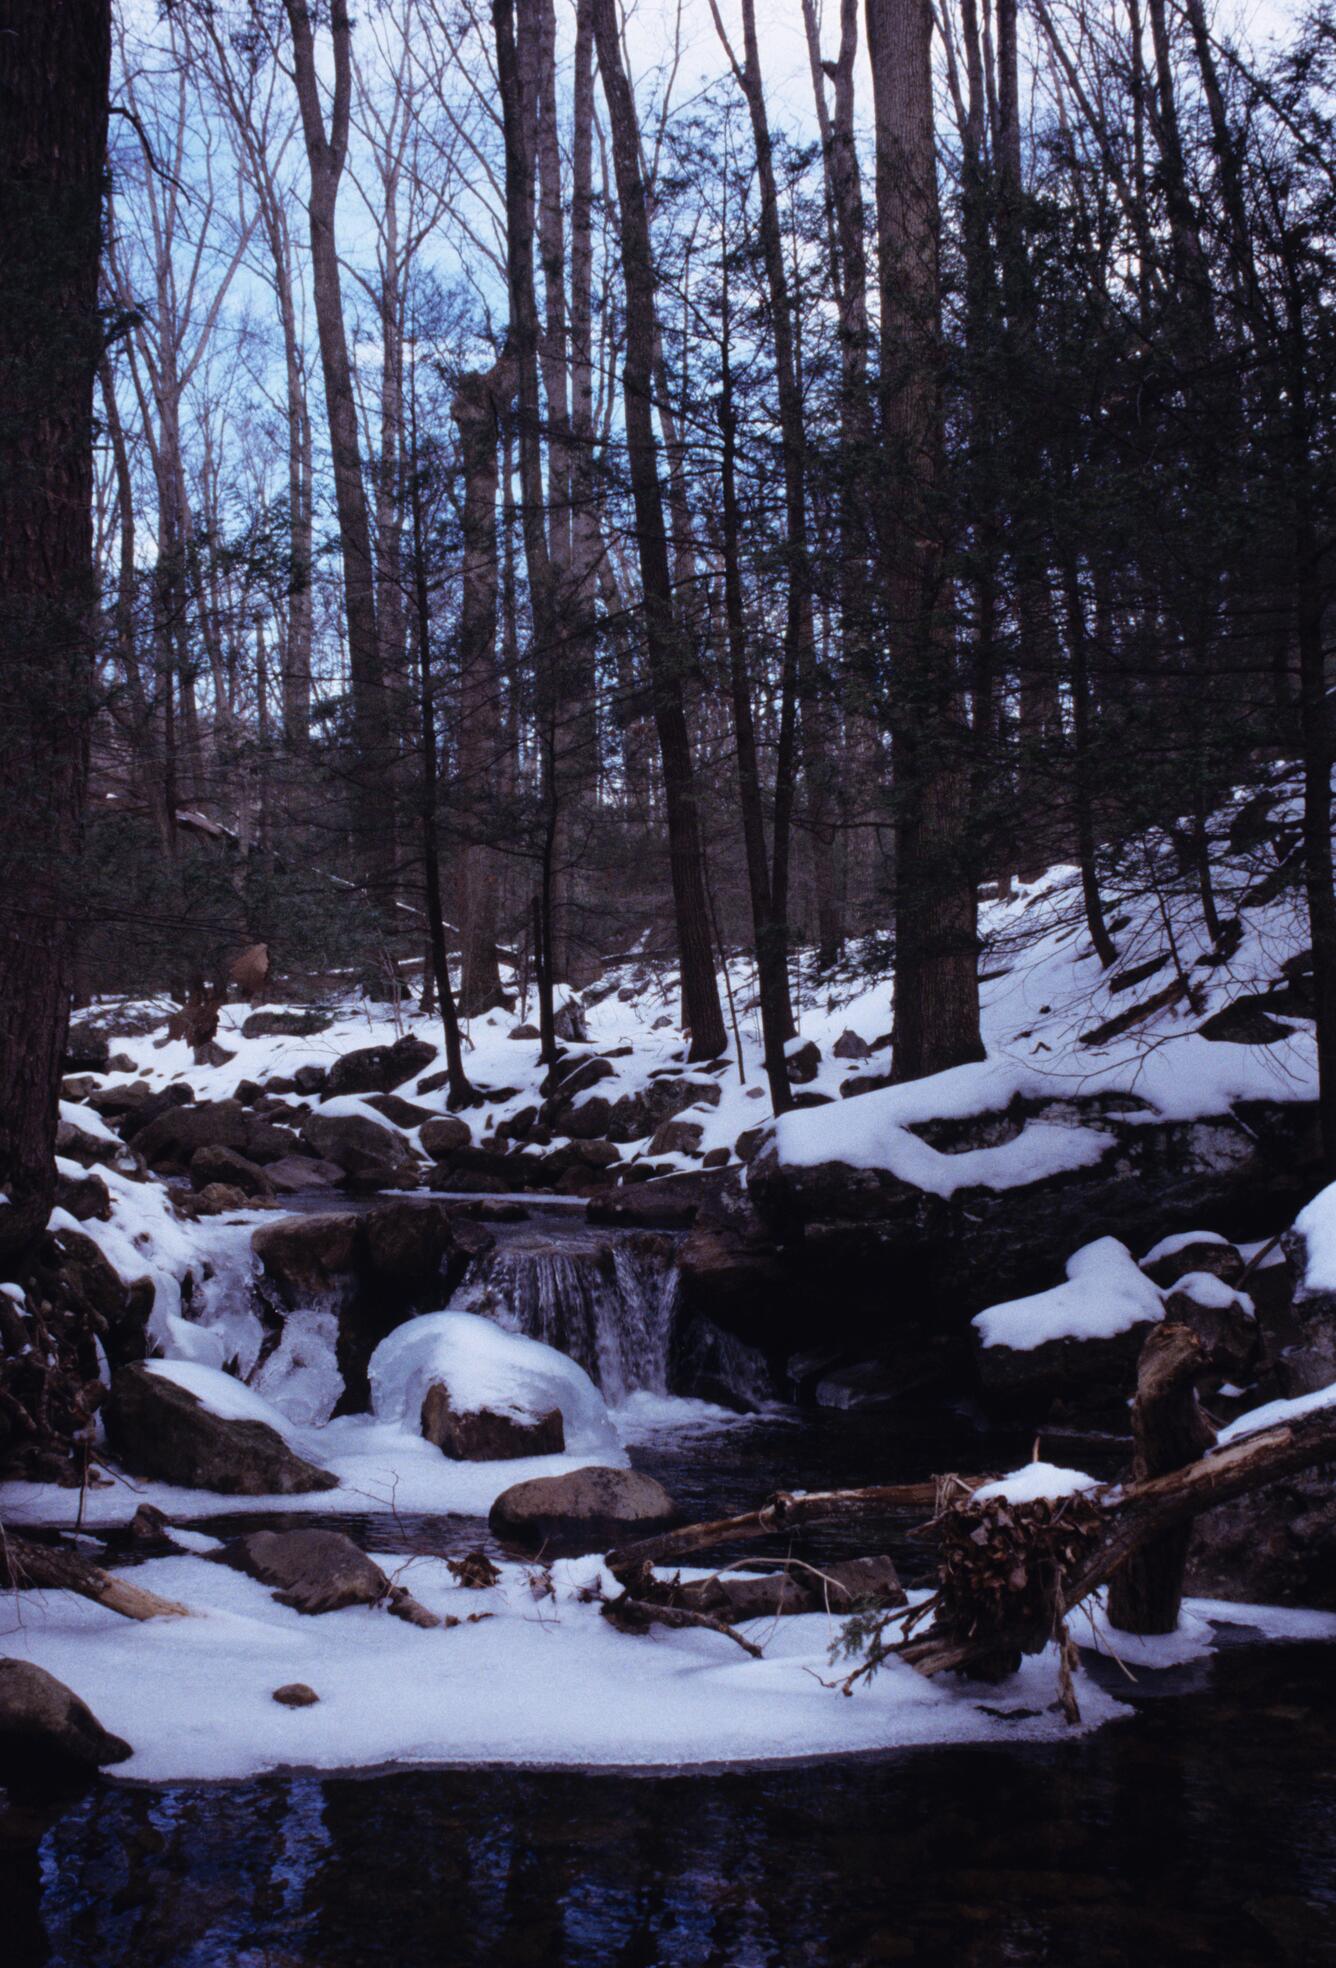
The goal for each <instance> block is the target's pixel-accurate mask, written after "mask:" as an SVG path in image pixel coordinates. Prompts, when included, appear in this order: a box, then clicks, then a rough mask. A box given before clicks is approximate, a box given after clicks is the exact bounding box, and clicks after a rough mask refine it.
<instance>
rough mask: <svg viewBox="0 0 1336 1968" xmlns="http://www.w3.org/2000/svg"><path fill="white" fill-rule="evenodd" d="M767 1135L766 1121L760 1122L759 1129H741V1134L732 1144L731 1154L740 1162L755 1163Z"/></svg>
mask: <svg viewBox="0 0 1336 1968" xmlns="http://www.w3.org/2000/svg"><path fill="white" fill-rule="evenodd" d="M769 1133H770V1123H769V1122H768V1121H762V1123H761V1124H760V1126H759V1127H749V1128H743V1130H742V1133H741V1134H740V1135H739V1136H738V1138H737V1140H736V1141H735V1142H734V1143H733V1153H734V1154H735V1155H736V1156H737V1158H738V1160H739V1161H740V1162H752V1161H755V1159H756V1157H757V1156H758V1155H759V1154H760V1152H761V1148H762V1145H763V1143H764V1142H765V1140H766V1137H767V1136H768V1135H769Z"/></svg>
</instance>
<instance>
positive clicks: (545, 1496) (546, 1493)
mask: <svg viewBox="0 0 1336 1968" xmlns="http://www.w3.org/2000/svg"><path fill="white" fill-rule="evenodd" d="M677 1515H678V1511H677V1507H676V1505H675V1504H674V1502H673V1500H672V1498H671V1497H670V1496H669V1494H668V1492H667V1490H665V1489H664V1487H663V1485H662V1484H661V1483H656V1482H655V1480H654V1478H653V1477H652V1476H646V1475H643V1474H642V1473H641V1471H639V1470H637V1469H602V1468H597V1467H593V1468H589V1469H576V1470H574V1471H572V1472H571V1473H570V1474H569V1475H565V1476H535V1477H532V1478H530V1480H529V1481H528V1482H527V1483H515V1484H513V1485H512V1487H511V1488H510V1489H508V1490H504V1491H503V1492H502V1493H501V1495H500V1496H499V1497H498V1498H497V1500H496V1502H495V1503H494V1504H493V1505H492V1508H491V1511H490V1513H489V1515H488V1519H487V1521H488V1524H489V1526H490V1527H491V1530H492V1532H493V1535H494V1536H496V1537H500V1538H507V1537H508V1538H513V1539H514V1540H515V1541H516V1542H517V1543H521V1544H531V1545H532V1544H543V1543H546V1542H549V1541H557V1542H559V1543H561V1544H562V1545H563V1546H564V1547H565V1548H568V1549H569V1548H570V1546H571V1545H572V1544H579V1545H581V1546H582V1547H583V1548H584V1549H585V1550H596V1549H598V1547H599V1546H600V1545H601V1544H602V1543H604V1542H605V1541H606V1540H607V1539H608V1538H609V1537H610V1536H616V1535H617V1534H618V1533H620V1532H622V1531H626V1530H628V1529H631V1528H634V1529H635V1530H636V1531H637V1532H639V1533H640V1534H642V1535H648V1533H649V1532H651V1531H654V1530H662V1529H666V1528H667V1526H668V1525H670V1524H671V1523H672V1522H673V1521H674V1520H675V1518H676V1517H677Z"/></svg>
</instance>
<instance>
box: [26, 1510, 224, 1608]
mask: <svg viewBox="0 0 1336 1968" xmlns="http://www.w3.org/2000/svg"><path fill="white" fill-rule="evenodd" d="M0 1586H11V1587H42V1588H45V1589H46V1590H47V1591H49V1592H77V1593H78V1595H79V1597H80V1598H81V1599H92V1600H93V1601H94V1602H95V1603H96V1604H97V1605H99V1606H105V1607H106V1608H107V1609H108V1611H109V1612H113V1613H120V1614H121V1615H122V1616H123V1617H124V1618H125V1619H132V1620H149V1619H159V1618H161V1619H182V1618H185V1617H187V1616H188V1615H189V1612H190V1608H189V1606H182V1605H179V1604H178V1603H177V1601H176V1600H175V1599H162V1598H160V1597H159V1596H158V1594H157V1593H156V1592H148V1591H146V1590H145V1588H144V1587H143V1586H142V1585H132V1584H131V1583H130V1581H129V1580H128V1579H126V1578H123V1577H120V1576H118V1575H117V1574H116V1573H114V1572H104V1571H102V1570H101V1569H100V1568H99V1567H98V1566H97V1565H90V1564H89V1563H88V1561H87V1559H86V1558H81V1557H80V1556H79V1554H78V1553H77V1552H76V1551H71V1550H70V1549H69V1548H68V1546H66V1545H58V1544H37V1543H35V1542H33V1540H32V1539H30V1538H25V1537H17V1536H16V1535H15V1534H14V1532H13V1531H0Z"/></svg>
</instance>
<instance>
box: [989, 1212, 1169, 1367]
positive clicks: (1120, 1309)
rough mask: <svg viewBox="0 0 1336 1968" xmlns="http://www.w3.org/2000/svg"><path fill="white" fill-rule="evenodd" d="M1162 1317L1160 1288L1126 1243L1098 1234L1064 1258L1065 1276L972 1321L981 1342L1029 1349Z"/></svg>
mask: <svg viewBox="0 0 1336 1968" xmlns="http://www.w3.org/2000/svg"><path fill="white" fill-rule="evenodd" d="M1163 1317H1164V1305H1163V1303H1162V1301H1161V1298H1160V1294H1159V1292H1158V1291H1157V1290H1156V1289H1155V1286H1154V1285H1153V1284H1152V1283H1151V1282H1150V1280H1149V1278H1147V1277H1146V1276H1145V1274H1144V1273H1143V1272H1142V1271H1141V1270H1140V1269H1139V1268H1138V1266H1137V1264H1136V1261H1135V1259H1134V1258H1133V1256H1132V1253H1131V1252H1130V1251H1129V1250H1128V1248H1127V1246H1126V1244H1120V1243H1119V1242H1118V1239H1117V1238H1116V1237H1100V1238H1099V1239H1098V1241H1097V1242H1095V1243H1093V1244H1086V1245H1084V1246H1083V1247H1082V1249H1080V1250H1079V1251H1077V1252H1076V1253H1075V1254H1074V1255H1073V1256H1072V1257H1070V1258H1069V1259H1068V1260H1067V1282H1066V1283H1065V1284H1061V1285H1054V1286H1053V1287H1052V1288H1051V1289H1050V1290H1049V1291H1045V1292H1036V1293H1034V1294H1033V1296H1032V1297H1030V1298H1014V1299H1010V1300H1009V1301H1008V1302H1007V1303H1006V1304H1004V1305H991V1306H989V1307H988V1309H987V1310H986V1311H984V1312H980V1313H978V1314H977V1315H976V1317H975V1319H974V1321H973V1323H974V1325H975V1327H976V1328H977V1330H978V1333H979V1337H980V1339H981V1340H982V1342H983V1344H984V1345H985V1346H1010V1347H1012V1348H1014V1349H1015V1350H1016V1351H1018V1352H1028V1351H1029V1350H1030V1349H1031V1348H1032V1347H1036V1346H1042V1345H1044V1344H1045V1342H1046V1341H1048V1340H1052V1339H1111V1338H1113V1336H1114V1335H1115V1334H1117V1333H1120V1332H1126V1331H1127V1330H1128V1328H1129V1327H1131V1326H1135V1325H1140V1324H1143V1323H1146V1322H1149V1321H1154V1320H1158V1319H1162V1318H1163Z"/></svg>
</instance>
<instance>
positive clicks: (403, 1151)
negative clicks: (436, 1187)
mask: <svg viewBox="0 0 1336 1968" xmlns="http://www.w3.org/2000/svg"><path fill="white" fill-rule="evenodd" d="M301 1137H302V1140H303V1141H304V1142H305V1144H306V1146H307V1147H308V1148H309V1149H310V1150H311V1152H312V1153H313V1154H314V1155H315V1156H317V1157H318V1159H319V1160H321V1161H324V1162H337V1164H338V1166H339V1167H340V1168H341V1169H342V1170H343V1171H344V1173H345V1174H346V1175H363V1174H370V1173H384V1174H386V1175H388V1174H389V1173H390V1172H392V1171H394V1170H396V1169H398V1168H401V1167H403V1166H405V1165H408V1166H411V1165H412V1163H413V1152H412V1150H411V1149H410V1148H409V1146H408V1144H407V1143H406V1142H405V1140H404V1139H403V1136H402V1135H399V1134H396V1133H395V1132H394V1130H393V1128H388V1127H383V1126H382V1125H381V1123H380V1122H379V1121H373V1120H371V1119H370V1118H369V1116H367V1115H366V1114H308V1115H307V1116H306V1119H305V1120H304V1121H303V1122H302V1130H301Z"/></svg>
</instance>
